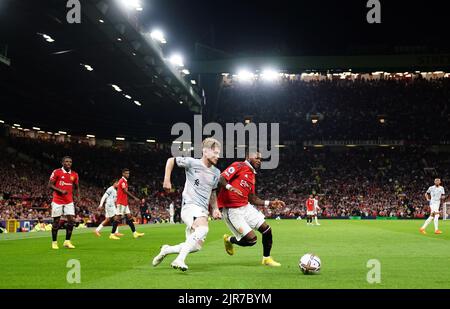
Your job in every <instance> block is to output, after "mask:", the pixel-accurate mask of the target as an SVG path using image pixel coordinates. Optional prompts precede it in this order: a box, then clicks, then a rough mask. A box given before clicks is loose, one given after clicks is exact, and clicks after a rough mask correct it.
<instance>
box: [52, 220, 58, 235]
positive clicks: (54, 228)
mask: <svg viewBox="0 0 450 309" xmlns="http://www.w3.org/2000/svg"><path fill="white" fill-rule="evenodd" d="M58 230H59V218H58V220H55V219H54V220H53V224H52V240H53V241H57V240H58Z"/></svg>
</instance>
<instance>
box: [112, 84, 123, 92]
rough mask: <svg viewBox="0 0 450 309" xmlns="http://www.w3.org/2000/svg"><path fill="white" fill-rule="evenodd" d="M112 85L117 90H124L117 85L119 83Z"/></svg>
mask: <svg viewBox="0 0 450 309" xmlns="http://www.w3.org/2000/svg"><path fill="white" fill-rule="evenodd" d="M111 87H113V88H114V90H115V91H117V92H122V89H121V88H120V87H119V86H117V85H111Z"/></svg>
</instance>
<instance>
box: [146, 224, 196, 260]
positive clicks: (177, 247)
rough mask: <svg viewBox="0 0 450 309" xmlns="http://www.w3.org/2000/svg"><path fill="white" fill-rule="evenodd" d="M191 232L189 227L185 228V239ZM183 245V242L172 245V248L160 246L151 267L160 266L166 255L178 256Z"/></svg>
mask: <svg viewBox="0 0 450 309" xmlns="http://www.w3.org/2000/svg"><path fill="white" fill-rule="evenodd" d="M192 232H193V231H191V228H190V227H186V239H187V238H188V237H189V235H190V234H191V233H192ZM183 245H184V242H182V243H179V244H178V245H173V246H170V245H162V246H161V249H160V251H159V253H158V255H157V256H155V257H154V258H153V261H152V265H153V266H158V265H159V264H161V262H162V261H163V260H164V258H165V257H166V256H167V255H170V254H179V253H180V251H181V248H182V247H183Z"/></svg>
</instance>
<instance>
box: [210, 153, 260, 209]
mask: <svg viewBox="0 0 450 309" xmlns="http://www.w3.org/2000/svg"><path fill="white" fill-rule="evenodd" d="M255 174H256V171H255V169H254V168H253V167H252V166H251V165H250V163H248V162H247V161H244V162H234V163H233V164H231V165H230V166H229V167H228V168H227V169H225V170H224V171H223V172H222V174H221V175H222V176H223V177H224V178H225V179H226V180H227V181H228V183H229V184H230V185H232V186H233V187H235V188H236V189H239V190H241V192H242V195H243V196H239V195H238V194H236V193H234V192H230V191H228V190H226V189H223V190H221V191H220V193H219V196H218V198H217V203H218V205H219V208H222V207H227V208H236V207H242V206H246V205H247V204H248V196H249V195H250V194H251V193H253V194H254V193H255V181H256V177H255Z"/></svg>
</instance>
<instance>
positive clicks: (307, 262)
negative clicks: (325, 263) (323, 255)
mask: <svg viewBox="0 0 450 309" xmlns="http://www.w3.org/2000/svg"><path fill="white" fill-rule="evenodd" d="M321 265H322V262H321V261H320V258H319V257H318V256H317V255H314V254H312V253H307V254H305V255H304V256H302V257H301V259H300V261H299V263H298V267H300V270H301V271H302V273H304V274H305V275H307V274H316V273H318V272H319V271H320V266H321Z"/></svg>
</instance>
